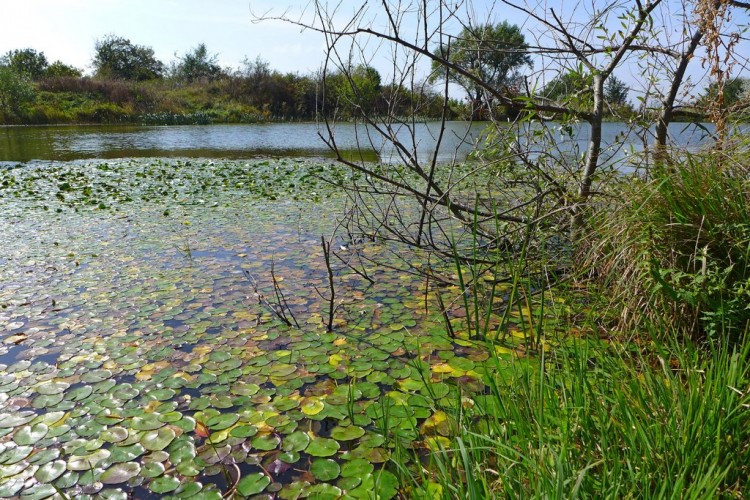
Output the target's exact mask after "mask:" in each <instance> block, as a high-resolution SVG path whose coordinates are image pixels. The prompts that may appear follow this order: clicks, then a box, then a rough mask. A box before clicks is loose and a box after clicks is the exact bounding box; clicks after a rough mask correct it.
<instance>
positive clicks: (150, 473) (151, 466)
mask: <svg viewBox="0 0 750 500" xmlns="http://www.w3.org/2000/svg"><path fill="white" fill-rule="evenodd" d="M165 470H166V467H164V464H163V463H161V462H147V463H144V464H143V467H141V476H143V477H148V478H154V477H159V476H161V475H162V474H164V471H165Z"/></svg>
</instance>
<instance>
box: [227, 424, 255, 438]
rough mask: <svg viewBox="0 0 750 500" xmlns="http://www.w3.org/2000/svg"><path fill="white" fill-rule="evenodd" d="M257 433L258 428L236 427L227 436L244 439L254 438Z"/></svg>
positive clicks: (249, 426)
mask: <svg viewBox="0 0 750 500" xmlns="http://www.w3.org/2000/svg"><path fill="white" fill-rule="evenodd" d="M257 433H258V428H257V427H255V426H254V425H238V426H237V427H235V428H233V429H232V430H231V431H230V432H229V435H231V436H233V437H238V438H246V437H252V436H255V435H256V434H257Z"/></svg>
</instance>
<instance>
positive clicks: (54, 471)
mask: <svg viewBox="0 0 750 500" xmlns="http://www.w3.org/2000/svg"><path fill="white" fill-rule="evenodd" d="M67 468H68V467H67V464H66V463H65V461H64V460H55V461H54V462H47V463H46V464H44V465H42V466H41V467H39V469H37V471H36V473H35V474H34V477H35V478H36V480H37V481H39V482H40V483H51V482H52V481H54V480H55V479H57V478H58V477H60V476H62V475H63V474H64V473H65V471H66V470H67Z"/></svg>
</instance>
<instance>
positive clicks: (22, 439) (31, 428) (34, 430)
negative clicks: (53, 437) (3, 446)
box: [13, 422, 49, 445]
mask: <svg viewBox="0 0 750 500" xmlns="http://www.w3.org/2000/svg"><path fill="white" fill-rule="evenodd" d="M47 432H49V427H48V426H47V424H43V423H41V422H40V423H38V424H34V425H27V426H24V427H21V428H20V429H19V430H18V431H17V432H16V433H15V434H14V435H13V441H15V442H16V444H20V445H33V444H36V443H37V442H39V441H40V440H41V439H42V438H44V436H46V435H47Z"/></svg>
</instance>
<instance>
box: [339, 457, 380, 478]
mask: <svg viewBox="0 0 750 500" xmlns="http://www.w3.org/2000/svg"><path fill="white" fill-rule="evenodd" d="M373 470H375V466H374V465H372V464H371V463H370V462H368V461H367V460H365V459H363V458H355V459H354V460H350V461H348V462H346V463H345V464H344V465H343V466H342V467H341V476H342V477H361V476H364V475H365V474H370V473H371V472H372V471H373Z"/></svg>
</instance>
